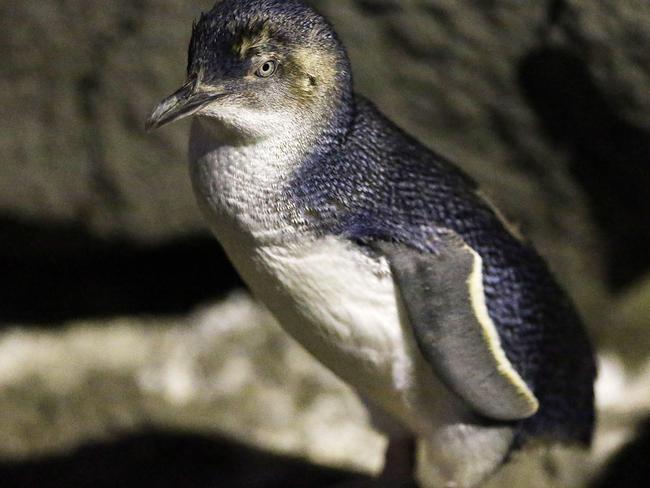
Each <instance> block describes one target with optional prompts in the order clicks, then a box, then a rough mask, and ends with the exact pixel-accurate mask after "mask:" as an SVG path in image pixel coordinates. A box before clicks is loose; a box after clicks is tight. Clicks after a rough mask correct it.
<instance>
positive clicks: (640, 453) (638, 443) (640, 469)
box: [592, 418, 650, 488]
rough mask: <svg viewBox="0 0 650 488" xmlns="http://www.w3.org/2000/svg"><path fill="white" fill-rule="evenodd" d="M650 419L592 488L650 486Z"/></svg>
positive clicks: (616, 456)
mask: <svg viewBox="0 0 650 488" xmlns="http://www.w3.org/2000/svg"><path fill="white" fill-rule="evenodd" d="M649 455H650V418H648V419H646V421H645V422H644V423H643V424H642V425H641V427H640V428H639V433H638V435H637V436H636V438H635V439H633V440H632V441H631V442H630V443H629V444H627V445H626V446H625V447H623V449H621V450H620V451H619V452H618V453H617V454H616V455H615V456H614V458H613V459H612V460H611V461H610V463H609V465H608V466H607V467H606V468H605V469H604V471H603V473H602V474H601V475H600V476H599V478H598V479H597V480H596V481H595V482H594V483H593V484H592V488H612V487H617V486H621V487H623V486H624V487H629V488H632V487H637V486H650V464H648V456H649Z"/></svg>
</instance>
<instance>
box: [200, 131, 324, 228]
mask: <svg viewBox="0 0 650 488" xmlns="http://www.w3.org/2000/svg"><path fill="white" fill-rule="evenodd" d="M316 137H317V135H316V134H314V133H313V132H311V131H310V130H309V126H308V125H306V124H303V125H302V126H301V125H300V124H294V123H289V122H287V121H286V120H285V123H284V124H281V125H278V126H276V131H275V133H272V134H265V135H264V136H261V135H259V136H258V137H257V138H245V139H241V138H239V139H237V138H235V139H231V140H224V138H223V133H220V134H215V127H214V126H213V125H212V124H211V123H207V124H206V123H205V121H202V120H196V121H195V122H194V124H193V126H192V132H191V137H190V161H191V163H190V164H191V175H192V183H193V185H194V191H195V193H196V196H197V199H198V202H199V205H200V206H201V208H202V210H203V211H204V212H207V213H208V215H207V217H208V220H209V221H211V222H214V223H215V224H217V225H228V226H237V227H239V228H240V229H241V230H243V231H246V232H249V233H251V234H254V235H255V237H259V238H260V239H261V238H263V237H264V238H276V237H280V234H283V233H286V232H293V230H295V227H296V226H298V227H299V226H301V222H302V221H303V219H304V217H303V216H302V215H301V214H300V209H297V208H295V206H294V205H293V203H292V202H291V198H290V196H289V192H288V191H287V188H288V184H289V181H290V180H291V177H292V176H293V174H294V173H295V171H296V169H297V168H298V167H299V166H300V164H301V163H302V161H304V159H305V158H306V157H307V155H308V154H309V152H310V150H312V147H313V144H314V142H315V138H316Z"/></svg>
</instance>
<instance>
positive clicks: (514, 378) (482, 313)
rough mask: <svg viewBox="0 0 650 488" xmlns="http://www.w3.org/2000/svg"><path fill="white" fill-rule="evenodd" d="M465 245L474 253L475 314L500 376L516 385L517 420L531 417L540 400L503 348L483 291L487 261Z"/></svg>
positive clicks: (471, 291) (471, 285) (472, 288)
mask: <svg viewBox="0 0 650 488" xmlns="http://www.w3.org/2000/svg"><path fill="white" fill-rule="evenodd" d="M465 248H466V249H468V250H469V251H470V252H471V253H472V255H473V256H474V265H473V266H472V273H471V274H470V275H469V277H468V278H467V287H468V289H469V294H470V299H471V303H472V308H473V309H474V314H475V315H476V319H477V320H478V322H479V324H480V325H481V330H482V332H483V338H484V339H485V343H486V345H487V346H488V348H489V350H490V353H491V354H492V357H493V358H494V361H495V362H496V367H497V370H498V372H499V375H500V376H501V377H504V378H506V379H507V380H508V382H509V383H510V385H512V386H513V387H514V389H515V392H516V397H515V398H513V399H512V400H511V401H512V403H513V406H514V405H515V404H516V408H515V411H513V414H512V417H513V418H515V419H517V418H526V417H530V416H531V415H534V414H535V413H536V412H537V410H539V402H538V400H537V398H536V397H535V395H534V394H533V392H532V391H530V388H528V385H527V384H526V382H525V381H524V380H523V379H522V377H521V376H520V375H519V373H517V371H516V370H515V368H514V367H513V366H512V364H511V363H510V361H509V360H508V358H507V357H506V354H505V352H504V350H503V347H502V346H501V340H500V339H499V333H498V332H497V329H496V327H495V325H494V322H493V321H492V319H491V318H490V315H489V313H488V309H487V305H486V303H485V291H484V290H483V260H482V259H481V256H479V255H478V253H477V252H476V251H474V250H473V249H472V248H471V247H469V246H467V245H465ZM499 413H500V412H493V413H492V415H491V416H492V417H494V418H498V417H497V415H499ZM503 420H508V418H504V419H503Z"/></svg>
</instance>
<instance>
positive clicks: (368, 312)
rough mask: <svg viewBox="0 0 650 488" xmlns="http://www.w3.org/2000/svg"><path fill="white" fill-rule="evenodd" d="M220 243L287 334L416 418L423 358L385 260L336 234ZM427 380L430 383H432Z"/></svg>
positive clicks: (370, 393) (363, 389) (376, 397)
mask: <svg viewBox="0 0 650 488" xmlns="http://www.w3.org/2000/svg"><path fill="white" fill-rule="evenodd" d="M220 237H224V236H220ZM230 237H234V236H232V235H231V236H230ZM221 241H222V243H223V244H224V247H225V249H226V252H227V253H228V255H229V257H230V258H231V260H232V261H233V263H234V264H235V266H236V267H237V269H238V271H239V272H240V274H241V275H242V277H243V278H244V280H245V281H246V282H247V283H248V285H249V287H250V288H251V290H252V291H253V293H254V294H255V295H256V296H257V297H258V298H259V299H260V300H262V301H263V302H264V303H265V304H266V305H267V307H268V308H269V309H270V310H271V311H272V312H273V314H274V315H275V316H276V317H277V318H278V320H279V321H280V323H281V324H282V326H283V328H284V329H285V330H286V331H287V332H288V333H289V334H291V335H292V336H293V337H294V338H295V339H296V340H297V341H298V342H299V343H300V344H301V345H302V346H303V347H305V348H306V349H307V350H308V351H309V352H310V353H311V354H313V355H314V356H315V357H316V358H317V359H318V360H320V361H321V362H322V363H323V364H324V365H325V366H327V367H328V368H329V369H331V370H332V371H333V372H334V373H336V374H337V375H338V376H340V377H341V378H342V379H343V380H344V381H346V382H347V383H349V384H350V385H351V386H353V387H354V388H355V389H357V390H358V391H359V392H360V393H362V394H363V395H364V396H367V397H369V398H370V399H372V400H373V401H375V402H376V403H377V404H379V405H380V406H382V407H383V408H384V409H386V410H388V411H390V412H391V413H393V414H394V415H396V416H397V417H399V418H401V419H402V421H404V422H405V423H407V424H413V422H414V420H415V419H414V418H412V417H413V412H412V411H410V412H409V410H411V408H409V406H413V404H414V403H419V402H418V401H417V398H416V397H419V396H420V395H418V393H419V392H418V391H417V390H419V389H420V388H419V387H422V386H423V385H422V384H419V383H421V380H422V379H423V378H421V376H422V371H420V370H421V369H422V367H421V364H420V363H421V361H422V358H421V357H420V353H419V351H418V350H417V347H416V346H415V343H414V341H413V338H412V336H411V335H410V329H409V328H408V326H407V327H404V326H403V324H402V321H401V319H400V312H399V308H398V301H397V298H396V293H395V291H396V290H395V287H394V285H393V279H392V276H391V273H390V269H389V267H388V264H387V263H386V261H385V260H384V259H383V258H382V259H373V258H371V257H369V256H367V255H365V254H364V253H363V252H362V251H361V250H360V249H359V248H358V247H356V246H355V245H354V244H353V243H351V242H347V241H345V240H343V239H339V238H336V237H328V238H323V239H316V240H313V239H306V242H304V243H292V244H288V245H267V246H258V245H255V244H253V243H252V239H250V238H249V239H246V238H244V236H243V235H241V234H240V236H239V238H237V239H233V240H231V239H229V238H225V239H221ZM425 369H428V368H425ZM427 373H428V374H427V375H426V376H429V375H430V372H427ZM430 379H431V378H427V380H430ZM427 380H425V382H426V381H427ZM428 383H429V384H427V385H426V386H424V388H425V389H433V387H434V385H433V381H430V382H428Z"/></svg>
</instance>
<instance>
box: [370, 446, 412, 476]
mask: <svg viewBox="0 0 650 488" xmlns="http://www.w3.org/2000/svg"><path fill="white" fill-rule="evenodd" d="M415 461H416V439H415V436H413V435H405V436H400V437H393V438H389V439H388V446H387V447H386V453H385V455H384V469H383V470H382V472H381V474H380V475H379V478H380V479H381V480H386V481H391V480H392V481H394V480H412V479H413V473H414V471H415Z"/></svg>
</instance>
